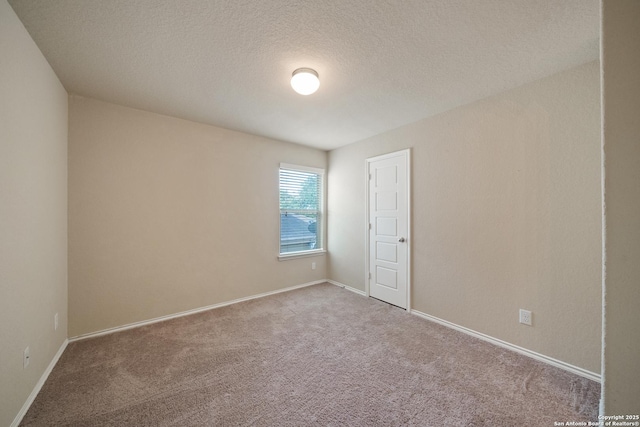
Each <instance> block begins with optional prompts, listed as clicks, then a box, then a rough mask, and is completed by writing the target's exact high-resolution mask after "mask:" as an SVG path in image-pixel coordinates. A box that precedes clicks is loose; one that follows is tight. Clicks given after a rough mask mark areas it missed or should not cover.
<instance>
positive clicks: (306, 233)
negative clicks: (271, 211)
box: [280, 163, 324, 257]
mask: <svg viewBox="0 0 640 427" xmlns="http://www.w3.org/2000/svg"><path fill="white" fill-rule="evenodd" d="M323 178H324V170H322V169H316V168H309V167H305V166H295V165H288V164H284V163H282V164H280V255H281V256H285V257H286V256H287V255H289V256H295V255H304V254H307V253H313V252H321V251H322V249H323V243H324V242H323V238H322V235H323V228H324V227H323V226H322V224H323V200H322V199H323V197H322V194H323V190H322V189H323Z"/></svg>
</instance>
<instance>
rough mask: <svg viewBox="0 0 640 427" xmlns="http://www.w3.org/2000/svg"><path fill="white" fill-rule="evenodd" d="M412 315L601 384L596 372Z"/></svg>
mask: <svg viewBox="0 0 640 427" xmlns="http://www.w3.org/2000/svg"><path fill="white" fill-rule="evenodd" d="M411 314H415V315H416V316H418V317H422V318H423V319H426V320H429V321H431V322H435V323H439V324H441V325H443V326H446V327H448V328H451V329H455V330H456V331H460V332H463V333H465V334H467V335H471V336H472V337H476V338H479V339H481V340H483V341H487V342H489V343H491V344H494V345H497V346H500V347H503V348H506V349H508V350H512V351H515V352H516V353H520V354H523V355H525V356H528V357H531V358H532V359H536V360H539V361H540V362H544V363H547V364H549V365H551V366H555V367H556V368H560V369H564V370H565V371H569V372H571V373H574V374H576V375H580V376H581V377H584V378H588V379H590V380H593V381H597V382H599V383H600V382H601V376H600V374H596V373H595V372H591V371H587V370H586V369H582V368H579V367H578V366H574V365H571V364H569V363H566V362H563V361H561V360H558V359H554V358H553V357H549V356H545V355H544V354H540V353H536V352H535V351H531V350H528V349H526V348H523V347H520V346H517V345H515V344H511V343H508V342H506V341H502V340H499V339H497V338H493V337H491V336H489V335H485V334H483V333H481V332H477V331H474V330H473V329H469V328H465V327H464V326H460V325H456V324H455V323H451V322H449V321H446V320H443V319H440V318H438V317H435V316H431V315H429V314H426V313H422V312H421V311H418V310H411Z"/></svg>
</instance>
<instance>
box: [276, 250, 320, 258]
mask: <svg viewBox="0 0 640 427" xmlns="http://www.w3.org/2000/svg"><path fill="white" fill-rule="evenodd" d="M326 253H327V251H326V250H324V249H316V250H313V251H304V252H291V253H288V254H280V255H278V261H287V260H290V259H297V258H306V257H310V256H318V255H324V254H326Z"/></svg>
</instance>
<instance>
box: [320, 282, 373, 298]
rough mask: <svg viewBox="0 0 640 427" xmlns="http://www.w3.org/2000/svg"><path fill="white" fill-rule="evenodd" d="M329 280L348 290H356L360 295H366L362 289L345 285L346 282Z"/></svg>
mask: <svg viewBox="0 0 640 427" xmlns="http://www.w3.org/2000/svg"><path fill="white" fill-rule="evenodd" d="M327 282H329V283H331V284H332V285H336V286H337V287H339V288H343V289H346V290H348V291H351V292H354V293H356V294H358V295H362V296H363V297H364V296H366V294H365V293H364V291H361V290H360V289H356V288H352V287H351V286H348V285H345V284H344V283H340V282H336V281H335V280H327Z"/></svg>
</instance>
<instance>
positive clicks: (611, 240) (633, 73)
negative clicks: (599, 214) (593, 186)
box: [601, 0, 640, 415]
mask: <svg viewBox="0 0 640 427" xmlns="http://www.w3.org/2000/svg"><path fill="white" fill-rule="evenodd" d="M602 5H603V8H602V45H601V48H602V50H601V52H602V57H601V59H602V76H603V129H604V131H603V142H604V159H605V161H604V175H605V178H604V179H605V181H604V182H605V184H604V201H605V218H606V223H605V232H606V238H605V241H606V244H605V253H606V261H605V270H606V277H605V285H604V288H605V298H604V299H605V327H604V342H605V346H604V354H603V359H604V365H603V376H604V384H605V385H604V389H603V397H604V399H603V402H604V411H605V413H606V414H608V415H620V414H638V412H640V262H639V261H640V78H639V76H640V25H639V24H638V23H639V22H640V2H639V1H637V0H625V1H623V0H606V1H603V2H602Z"/></svg>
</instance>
